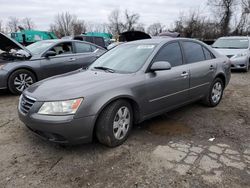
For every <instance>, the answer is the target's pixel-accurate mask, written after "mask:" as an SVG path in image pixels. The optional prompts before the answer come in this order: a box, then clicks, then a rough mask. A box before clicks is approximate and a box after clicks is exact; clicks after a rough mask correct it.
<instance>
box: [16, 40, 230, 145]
mask: <svg viewBox="0 0 250 188" xmlns="http://www.w3.org/2000/svg"><path fill="white" fill-rule="evenodd" d="M230 75H231V73H230V61H229V59H228V58H227V57H225V56H222V55H219V54H218V53H217V52H215V51H214V50H213V49H212V48H210V47H209V46H207V45H205V44H204V43H201V42H199V41H197V40H191V39H174V38H165V39H164V38H162V39H147V40H139V41H134V42H128V43H124V44H121V45H119V46H117V47H116V48H113V49H112V50H110V51H108V52H106V53H105V54H104V55H102V56H101V57H100V58H99V59H97V60H96V61H95V62H94V63H93V64H92V65H91V66H90V67H89V68H88V69H87V70H78V71H75V72H71V73H68V74H64V75H60V76H56V77H53V78H49V79H47V80H44V81H40V82H38V83H35V84H33V85H32V86H31V87H29V88H28V89H26V90H25V91H24V92H23V95H22V96H21V97H20V102H19V107H18V109H19V110H18V111H19V117H20V119H21V121H23V122H24V124H26V126H27V127H28V128H29V129H30V130H31V131H32V132H34V133H35V134H36V135H38V136H40V137H42V138H44V139H47V140H50V141H53V142H57V143H64V144H67V143H86V142H90V141H91V140H92V138H93V137H94V136H96V137H97V138H98V140H99V141H100V142H101V143H102V144H105V145H107V146H110V147H114V146H118V145H120V144H122V143H123V142H124V141H125V140H126V139H127V137H128V135H129V133H130V131H131V128H132V125H133V124H136V123H140V122H142V121H144V120H146V119H149V118H152V117H154V116H157V115H160V114H162V113H164V112H167V111H170V110H173V109H176V108H179V107H181V106H184V105H186V104H189V103H191V102H195V101H199V100H202V101H203V102H204V103H205V104H206V105H208V106H210V107H214V106H216V105H218V104H219V103H220V101H221V99H222V95H223V90H224V88H225V87H226V86H227V84H228V82H229V80H230Z"/></svg>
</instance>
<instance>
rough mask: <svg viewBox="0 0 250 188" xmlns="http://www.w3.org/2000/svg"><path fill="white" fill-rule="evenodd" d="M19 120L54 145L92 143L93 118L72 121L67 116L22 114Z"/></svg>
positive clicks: (72, 119)
mask: <svg viewBox="0 0 250 188" xmlns="http://www.w3.org/2000/svg"><path fill="white" fill-rule="evenodd" d="M18 111H19V113H18V115H19V118H20V120H21V121H22V122H23V123H24V124H25V125H26V126H27V127H28V128H29V129H30V130H31V131H32V132H33V133H35V134H36V135H38V136H39V137H41V138H43V139H45V140H49V141H51V142H55V143H62V144H82V143H88V142H91V141H92V135H93V130H94V122H95V119H96V118H95V116H88V117H83V118H79V119H74V117H73V115H69V116H47V115H40V114H37V113H33V114H31V115H29V114H27V115H25V114H23V113H22V112H21V111H20V110H18Z"/></svg>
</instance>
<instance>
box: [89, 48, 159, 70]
mask: <svg viewBox="0 0 250 188" xmlns="http://www.w3.org/2000/svg"><path fill="white" fill-rule="evenodd" d="M154 49H155V45H153V44H124V45H120V46H117V47H116V48H113V49H111V50H110V51H108V52H106V53H105V54H103V55H102V56H101V57H100V58H98V59H97V60H96V61H95V62H94V63H93V64H92V65H91V66H90V69H93V70H94V69H95V67H105V68H109V69H112V70H114V71H115V72H118V73H134V72H137V71H138V70H139V69H140V68H141V67H142V66H143V65H144V64H145V62H146V60H147V59H148V57H149V56H150V54H151V53H152V52H153V51H154Z"/></svg>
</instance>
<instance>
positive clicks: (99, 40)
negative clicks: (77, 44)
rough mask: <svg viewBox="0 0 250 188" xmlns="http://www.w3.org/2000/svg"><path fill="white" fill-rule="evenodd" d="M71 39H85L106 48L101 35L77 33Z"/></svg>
mask: <svg viewBox="0 0 250 188" xmlns="http://www.w3.org/2000/svg"><path fill="white" fill-rule="evenodd" d="M73 39H74V40H80V41H87V42H90V43H92V44H96V45H98V46H101V47H102V48H105V49H106V48H107V47H106V43H105V41H104V38H103V37H97V36H85V35H78V36H74V37H73Z"/></svg>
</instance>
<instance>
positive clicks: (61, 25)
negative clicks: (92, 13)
mask: <svg viewBox="0 0 250 188" xmlns="http://www.w3.org/2000/svg"><path fill="white" fill-rule="evenodd" d="M50 30H51V31H52V32H54V33H55V34H56V35H57V36H58V37H59V38H61V37H63V36H70V35H76V34H81V33H84V32H86V24H85V22H84V21H83V20H79V19H78V18H77V16H76V15H73V14H70V13H69V12H65V13H60V14H57V15H56V16H55V21H54V23H53V24H51V25H50Z"/></svg>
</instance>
